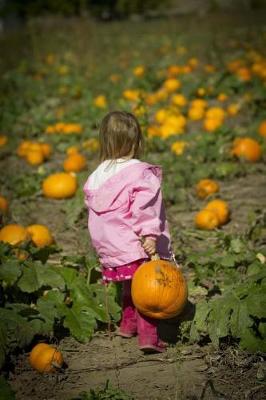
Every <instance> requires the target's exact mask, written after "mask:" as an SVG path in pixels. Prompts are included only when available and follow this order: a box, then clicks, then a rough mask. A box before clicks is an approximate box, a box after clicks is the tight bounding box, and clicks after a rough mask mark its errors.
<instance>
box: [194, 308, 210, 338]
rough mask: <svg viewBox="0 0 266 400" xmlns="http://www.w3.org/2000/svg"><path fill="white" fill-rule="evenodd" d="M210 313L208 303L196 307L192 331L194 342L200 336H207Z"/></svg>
mask: <svg viewBox="0 0 266 400" xmlns="http://www.w3.org/2000/svg"><path fill="white" fill-rule="evenodd" d="M209 312H210V307H209V303H208V302H207V301H202V302H200V303H198V304H197V305H196V312H195V316H194V320H193V322H192V325H191V330H190V338H191V340H192V341H197V340H199V338H200V335H202V334H207V317H208V315H209Z"/></svg>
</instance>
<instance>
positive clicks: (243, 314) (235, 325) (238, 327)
mask: <svg viewBox="0 0 266 400" xmlns="http://www.w3.org/2000/svg"><path fill="white" fill-rule="evenodd" d="M230 322H231V323H230V325H231V326H230V329H231V334H232V335H233V336H234V337H236V338H241V337H242V336H243V335H244V334H245V332H246V331H247V330H248V329H249V328H250V327H252V325H253V320H252V319H251V318H250V316H249V313H248V309H247V303H246V301H240V300H239V301H237V300H236V303H235V307H234V309H233V312H232V315H231V321H230Z"/></svg>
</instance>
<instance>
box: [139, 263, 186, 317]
mask: <svg viewBox="0 0 266 400" xmlns="http://www.w3.org/2000/svg"><path fill="white" fill-rule="evenodd" d="M131 294H132V300H133V303H134V305H135V307H136V308H137V309H138V311H140V312H141V313H142V314H144V315H146V316H147V317H151V318H156V319H168V318H173V317H175V316H177V315H178V314H180V313H181V312H182V310H183V308H184V306H185V304H186V302H187V295H188V292H187V284H186V281H185V279H184V277H183V275H182V272H181V270H180V268H178V267H176V266H175V265H174V264H173V263H171V262H169V261H166V260H160V259H159V258H158V257H153V258H152V260H151V261H148V262H145V263H144V264H142V265H141V266H140V267H139V268H138V269H137V271H136V272H135V274H134V276H133V279H132V288H131Z"/></svg>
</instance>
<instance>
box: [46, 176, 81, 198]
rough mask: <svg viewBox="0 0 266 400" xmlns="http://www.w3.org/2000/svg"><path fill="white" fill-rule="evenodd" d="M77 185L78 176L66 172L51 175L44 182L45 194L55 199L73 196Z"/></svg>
mask: <svg viewBox="0 0 266 400" xmlns="http://www.w3.org/2000/svg"><path fill="white" fill-rule="evenodd" d="M77 187H78V183H77V178H76V177H75V176H73V175H71V174H68V173H66V172H58V173H55V174H52V175H49V176H48V177H47V178H46V179H45V180H44V181H43V184H42V190H43V194H44V195H45V196H46V197H49V198H53V199H64V198H68V197H72V196H73V195H74V194H75V193H76V190H77Z"/></svg>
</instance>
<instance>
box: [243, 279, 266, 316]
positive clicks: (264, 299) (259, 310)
mask: <svg viewBox="0 0 266 400" xmlns="http://www.w3.org/2000/svg"><path fill="white" fill-rule="evenodd" d="M247 307H248V312H249V314H250V315H252V316H254V317H257V318H266V292H265V289H264V288H262V287H260V286H254V287H253V288H252V289H251V290H250V292H249V296H248V298H247Z"/></svg>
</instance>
